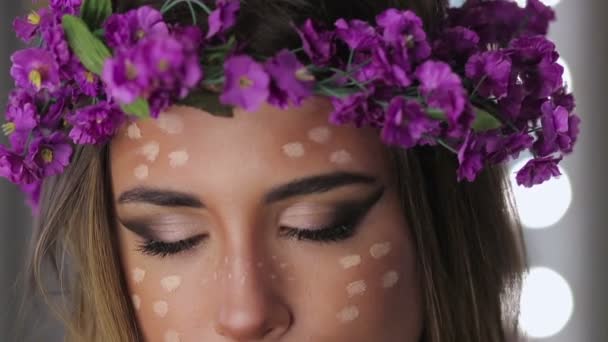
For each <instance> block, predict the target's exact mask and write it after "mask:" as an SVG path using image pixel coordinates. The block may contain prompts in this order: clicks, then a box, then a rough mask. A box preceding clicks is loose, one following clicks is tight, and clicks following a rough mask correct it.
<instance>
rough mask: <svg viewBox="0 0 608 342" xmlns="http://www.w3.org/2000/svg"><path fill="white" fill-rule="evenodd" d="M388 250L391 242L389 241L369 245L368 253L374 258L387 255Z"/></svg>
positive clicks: (389, 250)
mask: <svg viewBox="0 0 608 342" xmlns="http://www.w3.org/2000/svg"><path fill="white" fill-rule="evenodd" d="M390 252H391V243H390V242H383V243H377V244H375V245H373V246H372V247H370V249H369V254H370V255H371V256H372V257H373V258H374V259H380V258H383V257H385V256H387V255H388V253H390Z"/></svg>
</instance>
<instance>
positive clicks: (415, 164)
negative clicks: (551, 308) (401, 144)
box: [31, 0, 525, 342]
mask: <svg viewBox="0 0 608 342" xmlns="http://www.w3.org/2000/svg"><path fill="white" fill-rule="evenodd" d="M118 5H119V6H117V7H119V8H120V9H121V10H125V9H127V8H129V7H132V5H133V4H127V3H126V2H124V1H121V2H120V4H118ZM388 7H400V8H412V9H414V10H415V11H416V12H417V13H418V14H419V15H420V16H421V17H422V18H423V19H424V20H425V23H426V26H427V29H428V30H429V31H431V32H433V31H434V30H435V29H436V28H437V27H438V22H440V20H441V18H442V17H443V13H444V10H445V4H444V2H443V1H441V0H411V1H398V0H356V1H348V2H346V1H332V0H282V1H269V0H248V1H243V6H242V11H241V14H240V17H239V22H238V24H237V27H236V33H237V36H238V38H239V40H240V41H247V42H249V50H250V51H249V52H250V53H253V54H256V55H269V54H272V53H273V52H276V51H277V50H279V49H280V48H283V47H292V48H293V47H295V46H296V45H297V44H298V38H297V35H296V34H295V33H294V31H293V29H292V26H291V23H292V22H293V23H296V24H297V23H301V22H302V21H303V20H304V19H305V18H308V17H312V18H315V19H316V20H319V21H321V22H325V23H327V24H331V23H333V22H334V21H335V20H336V19H337V18H338V17H345V18H358V19H363V20H366V19H367V20H373V18H374V16H375V15H376V14H377V13H379V12H381V11H382V10H383V9H386V8H388ZM179 11H180V10H179V9H178V10H176V12H174V16H175V17H176V18H178V17H183V15H181V14H180V13H179ZM392 155H393V157H394V162H395V172H396V173H397V175H398V177H399V187H400V192H401V196H402V200H403V211H404V215H405V216H406V220H407V222H408V224H409V227H410V229H411V230H412V234H413V236H414V238H415V243H416V248H417V252H418V260H419V269H420V270H421V273H420V274H421V282H422V289H423V292H424V298H423V300H424V334H423V341H425V342H446V341H470V342H482V341H483V342H486V341H508V340H510V338H511V337H512V336H515V332H516V329H517V315H518V302H519V290H520V287H521V276H522V274H523V272H524V270H525V255H524V248H523V242H522V240H521V227H520V225H519V222H518V221H517V218H516V215H514V211H513V205H512V201H511V198H510V188H509V183H508V180H507V178H506V176H505V172H504V170H503V168H501V167H490V168H488V169H486V170H485V171H484V172H483V173H482V174H481V175H480V176H479V177H478V179H477V180H476V181H475V182H473V183H466V182H463V183H458V182H457V181H456V174H455V170H456V167H457V160H456V158H455V156H454V155H453V154H450V153H449V152H447V151H444V150H440V149H437V148H433V147H417V148H414V149H411V150H408V151H403V150H394V151H393V153H392ZM110 177H111V175H110V172H109V153H108V147H107V146H104V147H101V148H97V147H80V148H78V149H77V151H76V152H75V155H74V157H73V162H72V164H71V165H70V167H69V168H68V169H67V170H66V172H65V173H64V174H63V175H61V176H59V177H57V178H55V179H53V180H51V181H49V182H47V183H46V184H45V186H44V191H43V199H42V206H41V215H40V219H39V224H38V229H37V233H36V236H35V246H34V248H33V257H32V263H31V267H32V268H31V270H32V275H33V279H34V280H35V283H36V286H37V288H38V289H39V290H40V291H41V292H42V294H43V295H44V296H45V298H48V296H47V292H46V291H45V284H44V281H43V280H42V279H44V278H45V277H44V273H46V272H45V271H46V270H47V268H45V267H44V266H46V264H45V261H46V260H49V261H51V264H52V265H53V266H55V267H54V269H55V270H56V271H57V272H56V273H55V274H56V275H57V278H58V279H60V280H62V284H63V283H64V282H65V283H67V285H66V286H62V289H63V290H65V295H64V296H63V298H64V299H66V300H67V301H66V302H65V303H64V305H62V306H61V307H60V310H58V313H60V314H61V316H62V317H63V319H64V321H65V322H66V327H67V339H68V341H128V342H132V341H139V340H141V337H140V334H139V332H138V327H137V323H136V320H135V314H134V312H133V309H132V307H131V302H130V299H129V298H130V297H129V296H128V292H127V291H126V283H125V279H124V275H123V274H122V272H121V267H120V265H121V264H120V256H119V253H118V248H117V236H116V229H115V227H114V222H115V213H114V207H113V197H112V190H111V178H110ZM66 256H67V260H68V261H67V265H69V268H68V270H67V271H65V270H64V266H65V265H66V260H65V258H64V257H66Z"/></svg>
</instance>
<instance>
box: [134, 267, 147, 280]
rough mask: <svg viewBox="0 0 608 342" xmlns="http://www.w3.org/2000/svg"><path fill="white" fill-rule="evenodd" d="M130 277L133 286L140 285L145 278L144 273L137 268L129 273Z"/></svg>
mask: <svg viewBox="0 0 608 342" xmlns="http://www.w3.org/2000/svg"><path fill="white" fill-rule="evenodd" d="M131 276H132V277H133V282H135V284H141V283H142V282H143V281H144V278H145V277H146V271H145V270H142V269H141V268H139V267H137V268H135V269H133V271H131Z"/></svg>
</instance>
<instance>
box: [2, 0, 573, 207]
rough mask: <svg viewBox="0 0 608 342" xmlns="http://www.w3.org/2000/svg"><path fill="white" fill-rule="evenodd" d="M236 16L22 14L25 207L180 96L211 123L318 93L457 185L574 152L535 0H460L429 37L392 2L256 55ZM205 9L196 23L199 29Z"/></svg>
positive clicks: (14, 110)
mask: <svg viewBox="0 0 608 342" xmlns="http://www.w3.org/2000/svg"><path fill="white" fill-rule="evenodd" d="M211 2H213V4H211ZM177 5H182V6H185V5H187V6H188V7H189V9H190V12H191V13H192V25H174V24H169V23H167V22H166V21H165V20H164V19H163V15H164V14H166V13H167V12H168V11H170V10H171V9H172V8H174V7H175V6H177ZM239 8H240V1H239V0H217V1H211V0H167V1H166V2H165V3H164V5H163V6H162V7H161V8H160V9H159V10H157V9H154V8H151V7H148V6H142V7H139V8H136V9H134V10H131V11H128V12H126V13H113V9H112V5H111V1H110V0H50V5H49V6H48V8H43V9H40V10H38V11H34V12H32V13H31V14H29V15H28V16H26V17H23V18H17V19H16V20H15V21H14V28H15V30H16V32H17V35H18V37H20V38H21V39H22V40H23V41H24V42H26V43H33V47H31V48H27V49H24V50H21V51H18V52H16V53H14V54H13V55H12V58H11V60H12V63H13V66H12V68H11V76H12V77H13V78H14V80H15V85H16V89H15V90H13V91H12V92H11V94H10V98H9V102H8V109H7V111H6V123H5V124H3V125H2V129H3V131H4V133H5V134H6V135H8V138H9V141H10V144H9V146H2V145H0V175H1V176H3V177H5V178H8V179H9V180H10V181H12V182H14V183H16V184H18V185H20V186H21V188H22V189H23V190H24V191H25V192H26V193H27V194H29V198H30V200H31V202H32V204H36V203H37V202H38V197H39V191H40V186H41V184H42V182H43V180H44V179H45V178H47V177H51V176H54V175H58V174H61V173H62V172H63V171H64V170H65V168H66V167H67V166H68V165H69V163H70V158H71V155H72V152H73V147H74V145H85V144H103V143H106V142H107V141H108V140H109V139H110V138H112V136H113V135H115V134H116V132H117V130H118V128H119V127H120V126H121V125H122V124H123V123H124V122H125V121H126V120H132V119H136V118H143V117H154V118H155V117H157V116H158V115H159V113H160V112H162V111H163V110H165V109H167V108H168V107H169V106H171V105H172V104H177V103H182V104H191V105H196V106H199V107H201V106H203V107H204V106H208V105H209V104H211V103H216V104H217V105H220V106H218V107H217V108H214V110H213V111H212V112H213V113H214V114H216V115H230V113H231V107H233V106H239V107H242V108H243V109H245V110H247V111H255V110H256V109H257V108H258V107H259V106H260V105H261V104H262V103H269V104H271V105H274V106H277V107H280V108H286V107H287V106H289V105H295V106H298V105H300V104H301V103H302V101H303V100H305V99H306V98H308V97H310V96H314V95H322V96H326V97H328V98H330V99H331V101H332V103H333V112H332V113H331V114H330V118H329V120H330V122H331V123H333V124H349V123H350V124H355V125H357V126H358V127H360V126H372V127H376V128H378V129H379V130H380V132H381V133H380V135H381V139H382V141H383V142H384V143H386V144H388V145H396V146H400V147H403V148H411V147H414V146H419V145H441V146H443V147H445V148H447V149H449V150H450V151H452V152H454V153H455V154H456V155H457V158H458V162H459V167H458V170H457V175H456V176H457V178H458V180H459V181H461V180H468V181H473V180H474V179H475V178H476V176H477V175H478V174H479V173H480V172H481V170H482V169H483V168H484V166H485V165H486V164H488V163H492V164H497V163H502V162H505V161H508V160H510V159H512V158H517V157H518V155H519V153H520V152H522V151H526V150H527V151H529V153H531V154H532V155H533V158H532V159H531V160H530V161H529V162H528V163H527V164H526V165H525V166H524V167H523V168H522V169H521V170H519V171H518V173H517V177H516V179H517V183H518V184H520V185H524V186H527V187H530V186H532V185H535V184H540V183H542V182H544V181H546V180H548V179H550V178H551V177H552V176H558V175H559V174H560V172H559V169H558V167H557V165H558V163H559V162H560V161H561V160H562V158H563V155H565V154H568V153H570V152H572V150H573V146H574V143H575V142H576V139H577V135H578V133H579V129H578V127H579V123H580V119H579V117H578V116H577V115H576V114H574V108H575V103H574V98H573V96H572V95H571V94H569V93H568V91H567V88H566V86H565V85H564V82H563V80H562V74H563V71H564V70H563V67H562V66H560V65H559V64H558V63H557V60H558V57H559V54H558V53H557V52H556V48H555V45H554V44H553V43H552V42H551V41H549V40H548V39H547V38H546V35H547V31H548V26H549V22H550V21H552V20H554V19H555V14H554V12H553V10H552V9H550V8H549V7H546V6H545V5H543V4H542V3H541V2H540V1H539V0H528V3H527V6H526V7H525V8H520V7H519V6H518V5H517V4H516V3H515V2H511V1H500V0H497V1H481V0H468V1H466V3H465V4H464V5H463V6H462V7H460V8H451V9H449V11H448V14H447V16H446V17H445V18H444V20H443V21H442V28H441V31H440V32H439V34H438V35H437V36H436V37H437V38H436V39H434V40H430V38H429V36H428V35H427V33H426V32H425V31H424V29H423V22H422V20H421V19H420V18H419V17H418V16H416V14H414V13H413V12H412V11H407V10H400V9H395V8H390V9H387V10H386V11H384V12H383V13H381V14H379V15H378V16H377V17H376V20H375V23H373V24H372V23H368V22H364V21H361V20H356V19H354V20H346V19H339V20H337V21H336V22H335V24H334V26H333V27H321V26H320V25H319V24H318V23H315V22H313V21H312V20H310V19H309V20H306V21H305V22H304V23H303V25H301V26H296V25H295V24H294V30H297V32H298V34H299V36H300V37H301V41H302V46H301V47H300V48H298V49H296V50H289V49H283V50H281V51H279V52H278V53H277V54H276V55H274V56H270V57H268V56H263V57H260V56H257V57H255V58H254V57H252V56H249V55H247V54H245V53H244V52H243V51H244V49H245V47H246V44H244V43H242V42H238V41H237V40H236V38H235V35H234V30H233V28H234V26H235V24H236V23H237V17H238V13H239ZM200 11H202V12H204V13H206V14H207V16H206V18H207V21H208V22H207V25H197V20H198V19H199V18H200V17H201V16H200V15H199V14H201V13H202V12H200ZM200 26H205V27H206V32H204V30H203V29H201V28H200ZM214 93H219V96H218V95H217V94H214ZM213 99H215V100H213Z"/></svg>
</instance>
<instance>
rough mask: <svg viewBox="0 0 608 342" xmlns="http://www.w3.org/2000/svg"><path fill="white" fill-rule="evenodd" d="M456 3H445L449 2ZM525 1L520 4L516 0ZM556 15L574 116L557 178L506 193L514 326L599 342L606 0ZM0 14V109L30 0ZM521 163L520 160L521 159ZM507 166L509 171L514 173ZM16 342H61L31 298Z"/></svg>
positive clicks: (4, 268)
mask: <svg viewBox="0 0 608 342" xmlns="http://www.w3.org/2000/svg"><path fill="white" fill-rule="evenodd" d="M462 2H463V0H451V3H452V5H453V6H459V5H460V4H462ZM517 2H521V3H525V0H522V1H520V0H517ZM543 2H545V3H546V4H547V5H550V6H553V7H554V9H555V10H556V12H557V16H558V19H559V20H558V21H557V22H556V23H554V24H553V25H552V26H551V34H550V35H551V38H552V39H553V40H554V41H556V43H557V45H558V49H559V51H560V53H561V56H562V60H561V63H562V65H563V66H564V67H565V68H566V74H567V76H566V78H567V81H568V84H569V86H570V88H571V89H572V90H573V91H574V93H575V95H576V97H577V108H578V114H579V115H580V116H581V117H582V119H583V124H582V127H581V129H582V134H581V136H580V138H579V139H580V140H579V142H578V145H577V150H576V153H575V154H573V155H572V156H570V157H569V158H566V159H565V162H564V163H562V166H563V167H562V173H563V176H561V177H560V179H559V180H557V181H553V182H550V184H547V185H543V186H540V187H536V188H534V189H523V188H518V187H514V188H515V190H516V192H515V195H516V201H517V204H518V209H519V213H520V215H521V218H522V222H523V223H524V225H525V240H526V243H527V247H528V256H529V265H530V269H531V270H530V273H529V274H528V275H527V277H526V281H525V287H524V292H523V296H522V301H521V306H522V312H521V325H522V328H523V330H524V332H525V333H526V334H527V336H529V340H530V341H539V342H540V341H544V342H579V341H581V342H607V341H608V293H607V291H608V263H607V261H608V229H607V228H606V227H605V225H606V223H608V172H607V171H606V170H608V134H607V132H605V131H604V129H606V131H608V113H607V111H606V110H605V108H606V107H607V106H606V105H605V104H604V103H603V102H602V101H603V100H605V99H608V96H606V93H605V91H606V86H605V84H606V82H607V81H608V63H607V59H608V18H607V17H606V16H607V14H608V1H606V0H561V1H560V0H544V1H543ZM1 6H2V7H1V8H2V11H0V108H5V105H6V95H7V94H8V92H9V90H10V89H11V88H12V81H11V80H10V76H9V68H10V60H9V58H10V55H11V53H12V52H13V51H14V50H15V49H17V48H19V42H18V41H17V39H16V38H15V36H14V34H13V31H12V28H11V22H12V20H13V18H14V17H15V16H17V15H22V14H24V13H27V11H28V10H29V9H30V7H31V6H32V1H28V0H21V1H16V0H11V1H3V4H2V5H1ZM523 158H525V156H523ZM522 162H525V160H520V161H516V162H514V163H513V165H512V167H513V168H514V169H518V168H519V166H520V165H518V164H520V163H522ZM30 225H31V221H30V219H29V209H28V208H27V207H26V205H25V204H24V199H23V197H22V196H21V194H20V193H19V192H18V191H17V189H16V188H15V187H14V186H12V185H11V184H9V183H8V182H6V181H4V180H2V181H0V293H1V295H0V341H12V336H13V335H12V334H13V330H14V327H15V322H16V320H17V318H18V315H17V313H18V308H19V306H18V301H17V298H18V297H19V293H20V291H21V290H22V289H21V288H20V286H18V285H16V283H15V279H16V278H17V276H18V274H19V272H21V271H22V266H23V263H24V257H25V255H26V248H27V244H28V242H29V238H30V234H31V229H30ZM34 305H35V308H34V310H33V312H32V314H31V315H30V316H28V317H27V320H26V324H27V326H26V328H27V329H26V331H27V336H26V337H21V338H20V341H21V340H25V341H47V342H54V341H61V336H62V332H61V328H60V325H59V324H58V323H57V322H55V321H54V320H53V319H52V318H50V316H49V315H48V312H47V311H46V309H45V307H44V305H42V304H41V303H38V302H35V303H34Z"/></svg>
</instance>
